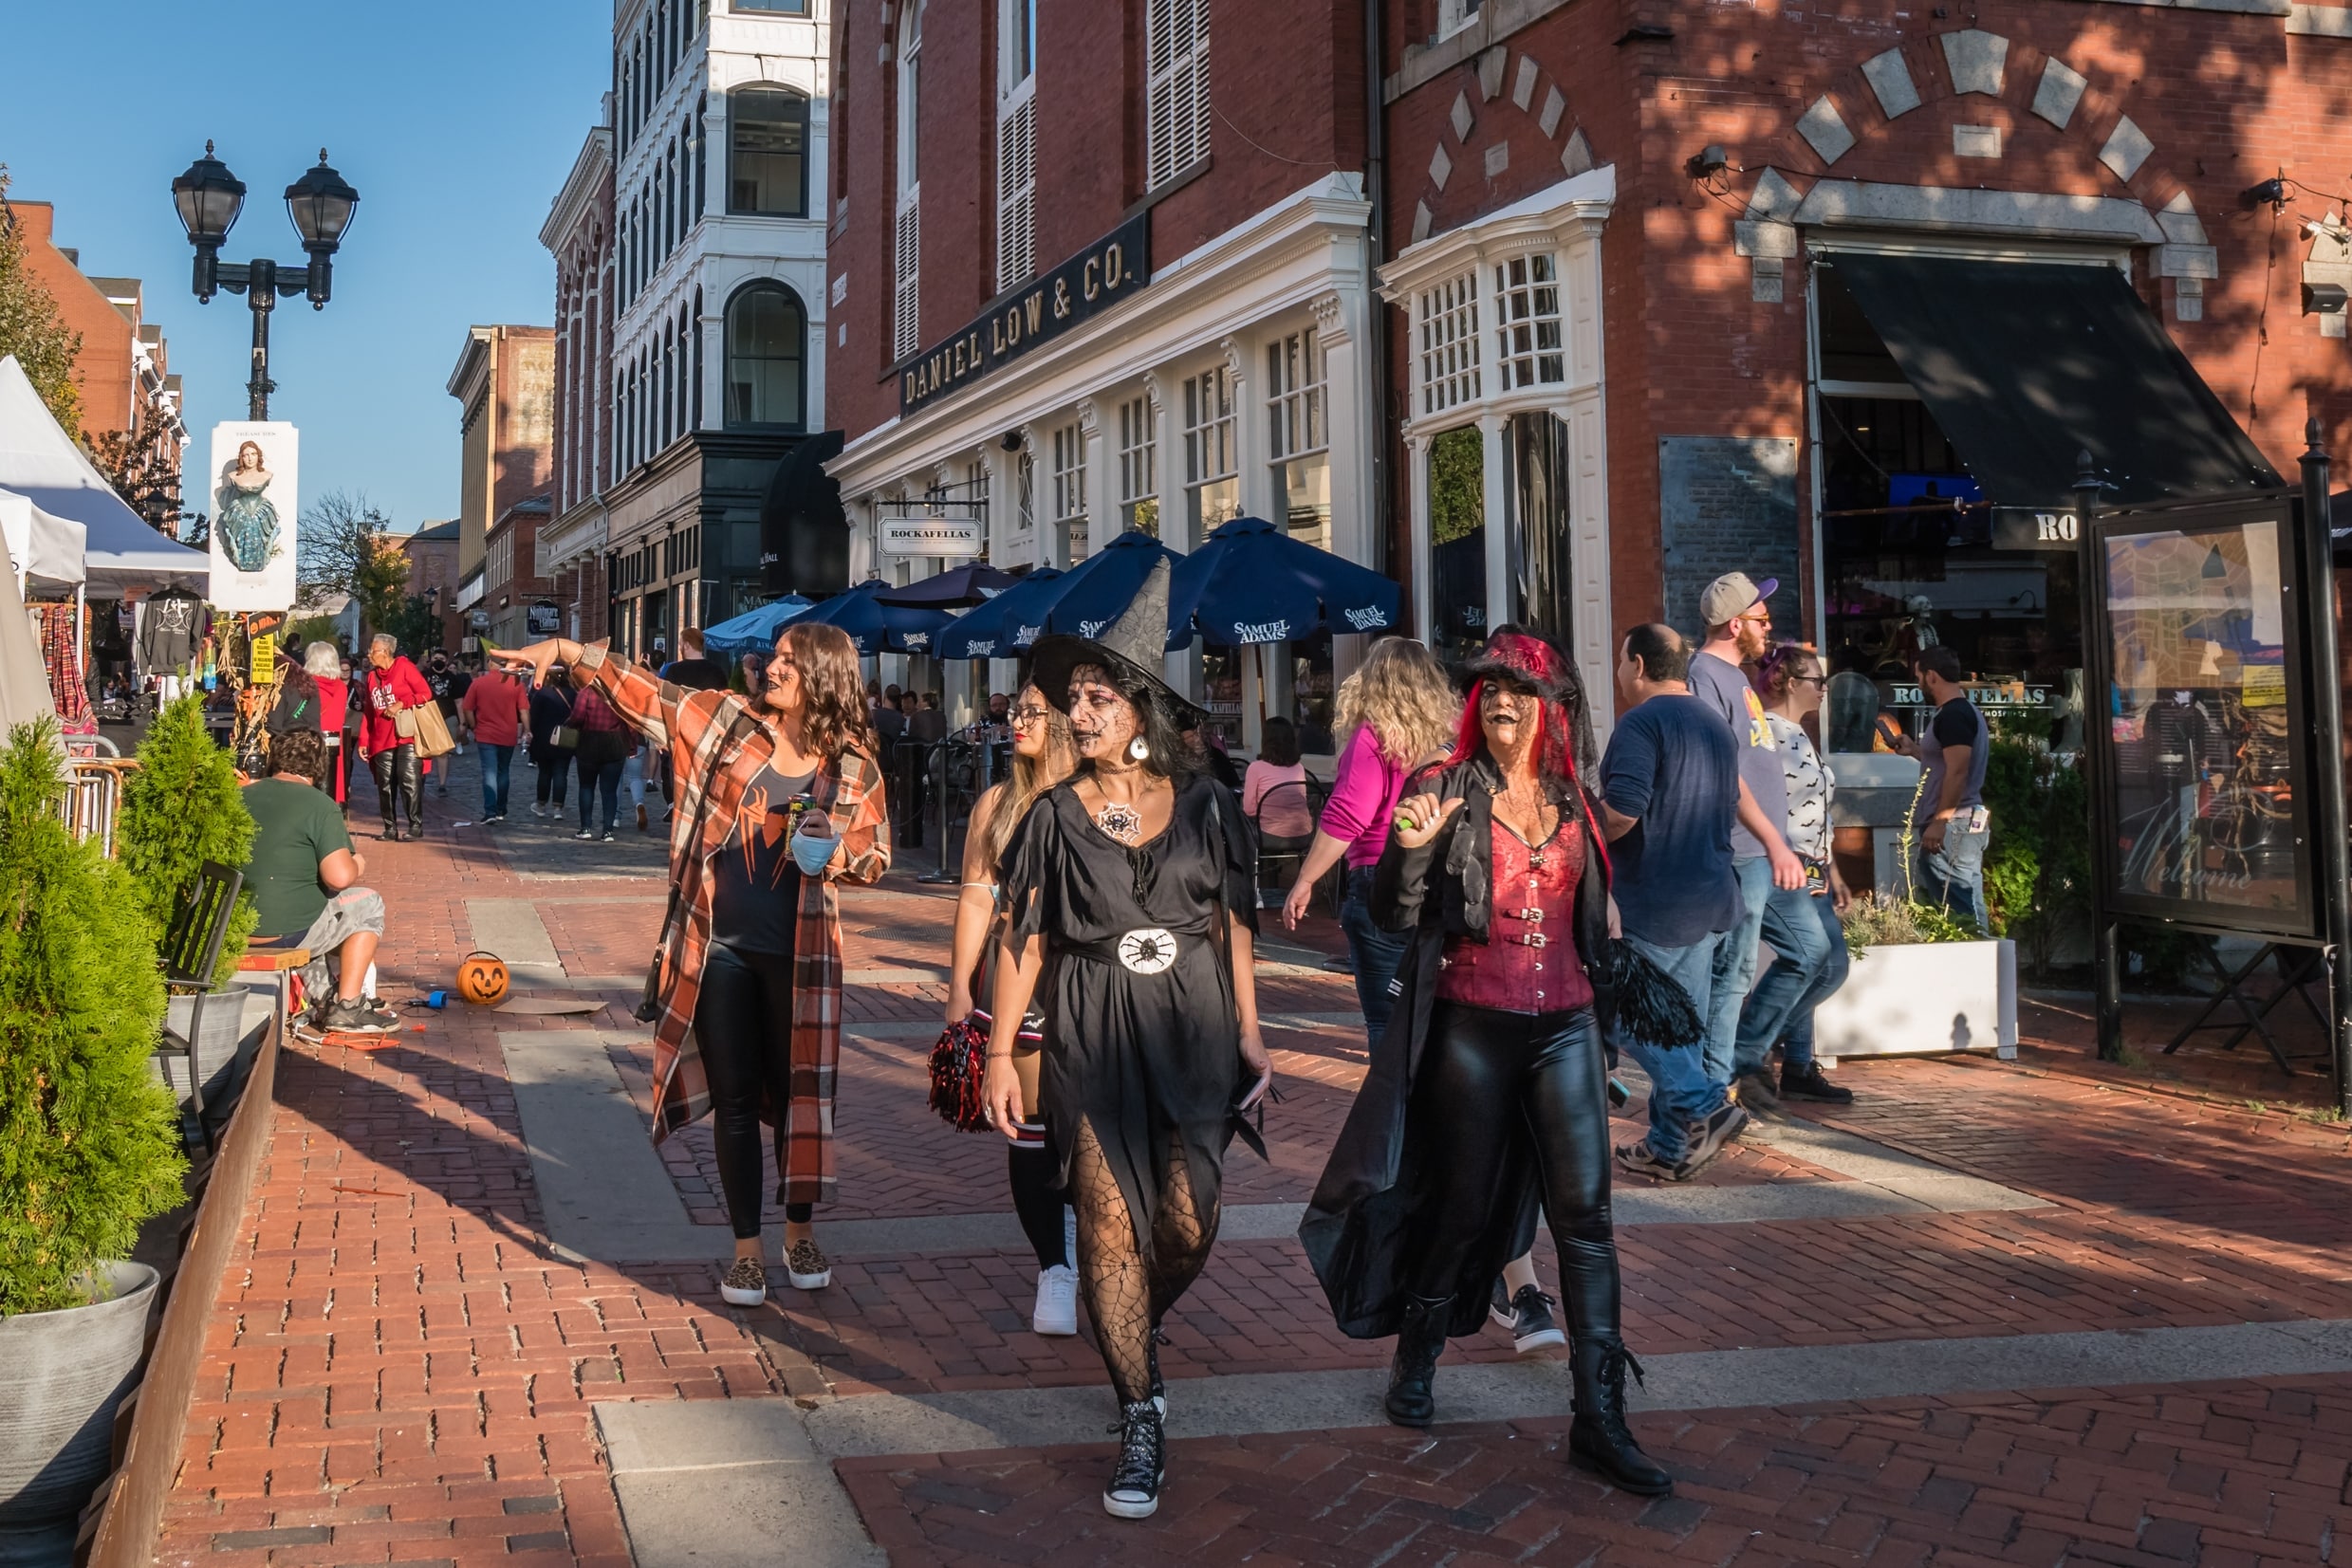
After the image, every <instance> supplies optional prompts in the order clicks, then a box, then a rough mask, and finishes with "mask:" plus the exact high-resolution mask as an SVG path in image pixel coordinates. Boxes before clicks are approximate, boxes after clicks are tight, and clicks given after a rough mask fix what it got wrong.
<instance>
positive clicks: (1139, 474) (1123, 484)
mask: <svg viewBox="0 0 2352 1568" xmlns="http://www.w3.org/2000/svg"><path fill="white" fill-rule="evenodd" d="M1158 498H1159V420H1158V419H1157V417H1156V416H1155V415H1153V413H1152V400H1151V398H1150V397H1147V396H1145V395H1144V394H1142V393H1137V394H1136V395H1135V396H1134V397H1122V398H1120V402H1119V504H1120V506H1122V507H1127V506H1133V505H1134V504H1135V503H1137V502H1139V501H1156V500H1157V499H1158Z"/></svg>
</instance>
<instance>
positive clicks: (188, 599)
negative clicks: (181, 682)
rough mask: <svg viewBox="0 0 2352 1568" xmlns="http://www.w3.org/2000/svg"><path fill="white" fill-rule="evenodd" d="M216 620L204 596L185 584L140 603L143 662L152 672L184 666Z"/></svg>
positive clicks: (163, 671) (142, 666)
mask: <svg viewBox="0 0 2352 1568" xmlns="http://www.w3.org/2000/svg"><path fill="white" fill-rule="evenodd" d="M211 624H212V614H211V612H210V611H208V610H206V609H205V607H204V600H200V599H198V598H197V597H196V596H195V595H194V594H192V593H190V592H189V591H188V590H187V589H185V588H166V589H165V590H164V591H163V592H161V593H159V594H153V595H150V596H149V597H148V598H147V599H146V600H142V601H141V602H140V604H139V668H141V669H142V670H145V671H146V672H147V673H150V674H170V673H174V672H176V671H179V670H183V669H185V668H186V667H187V665H188V661H189V660H190V659H191V658H193V657H194V655H195V652H196V647H197V645H198V644H199V643H201V642H202V641H203V640H204V634H205V632H206V630H207V629H208V628H209V627H210V625H211Z"/></svg>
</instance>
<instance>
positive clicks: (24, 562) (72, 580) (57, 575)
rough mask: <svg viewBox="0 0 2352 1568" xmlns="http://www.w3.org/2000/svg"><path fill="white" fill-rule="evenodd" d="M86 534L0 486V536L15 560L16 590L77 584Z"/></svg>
mask: <svg viewBox="0 0 2352 1568" xmlns="http://www.w3.org/2000/svg"><path fill="white" fill-rule="evenodd" d="M89 536H90V531H89V529H87V528H85V527H83V526H82V525H81V524H79V523H76V522H73V521H72V520H70V519H68V518H63V517H57V516H53V515H52V514H50V513H48V512H45V511H43V510H42V509H41V508H40V507H36V506H34V505H33V504H32V498H31V497H29V496H24V495H19V494H17V493H16V492H15V491H14V490H7V489H0V539H5V540H6V541H7V542H8V546H9V559H10V560H12V561H14V562H15V563H16V569H17V572H18V573H19V574H20V575H19V577H18V581H17V584H16V586H17V588H18V589H19V590H20V591H21V590H25V589H31V590H34V591H36V592H39V593H45V594H61V593H71V592H72V591H73V590H74V589H75V588H76V587H78V586H80V585H81V583H82V580H83V565H82V557H83V552H84V551H86V550H87V549H88V548H89Z"/></svg>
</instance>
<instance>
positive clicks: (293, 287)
mask: <svg viewBox="0 0 2352 1568" xmlns="http://www.w3.org/2000/svg"><path fill="white" fill-rule="evenodd" d="M172 203H173V205H174V206H176V207H177V208H178V209H179V221H180V226H181V227H182V228H184V229H186V230H187V231H188V243H189V244H191V245H193V246H194V247H195V248H196V268H195V283H194V287H195V295H196V298H197V299H198V300H200V301H204V302H207V303H209V302H210V301H211V300H212V298H213V294H214V293H216V292H217V291H219V290H220V289H223V288H226V289H227V290H229V292H231V294H243V295H245V296H246V300H247V304H250V306H251V307H252V311H253V375H252V378H251V379H250V380H249V381H247V382H246V383H245V389H246V392H247V393H248V394H249V396H250V399H251V416H252V417H253V418H254V419H256V420H261V419H267V418H269V394H270V393H272V392H274V391H276V390H277V383H276V382H275V381H272V380H271V379H270V378H269V313H270V311H272V310H274V309H276V308H277V304H278V296H280V295H281V294H283V295H285V296H287V298H289V299H290V298H292V297H293V296H294V295H296V294H306V295H308V296H309V298H310V308H311V309H313V310H317V309H321V308H323V307H324V305H325V304H326V302H327V299H328V297H329V296H330V295H331V294H332V292H333V289H334V255H335V250H336V248H337V247H338V246H340V245H342V244H343V231H344V230H346V229H348V228H349V227H350V226H351V210H352V209H353V208H355V207H357V206H358V205H359V204H360V193H359V192H357V191H354V190H353V189H352V188H351V187H350V186H349V185H347V184H345V183H344V182H343V176H342V175H339V174H337V173H336V172H335V171H334V170H332V169H330V168H328V167H327V166H326V149H325V148H324V147H322V148H320V149H319V164H318V167H317V168H315V169H311V170H309V171H307V172H306V173H305V174H304V175H303V176H302V178H300V179H298V180H296V181H295V182H294V183H293V184H291V185H289V186H287V188H286V211H287V216H289V217H291V218H292V219H293V220H294V231H295V232H296V233H297V234H300V235H301V236H302V248H303V250H304V252H305V253H306V254H307V255H308V256H309V258H310V259H309V261H307V262H306V263H305V264H304V265H303V266H301V267H280V266H279V265H278V264H277V263H276V262H273V261H250V262H246V263H243V264H242V265H240V264H238V263H236V262H224V261H222V260H221V259H220V248H221V246H222V245H223V244H224V243H226V242H227V240H228V238H229V229H230V226H231V224H233V223H235V222H236V221H237V213H238V212H239V211H241V210H242V209H243V208H244V206H245V182H244V181H243V180H241V179H239V178H237V176H236V175H232V174H231V173H230V172H229V166H228V165H227V164H225V163H223V162H221V161H220V159H218V158H216V157H213V144H212V143H211V142H210V141H207V142H206V143H205V144H204V156H203V157H200V158H198V159H196V160H195V161H194V163H191V164H190V165H188V172H187V173H186V174H184V175H180V176H179V177H178V178H177V179H176V180H174V181H172Z"/></svg>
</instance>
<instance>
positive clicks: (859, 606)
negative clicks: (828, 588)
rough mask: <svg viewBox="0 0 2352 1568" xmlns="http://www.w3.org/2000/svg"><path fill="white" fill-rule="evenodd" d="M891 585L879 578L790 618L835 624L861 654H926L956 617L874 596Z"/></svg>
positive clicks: (820, 623) (811, 624) (805, 621)
mask: <svg viewBox="0 0 2352 1568" xmlns="http://www.w3.org/2000/svg"><path fill="white" fill-rule="evenodd" d="M893 586H894V584H892V583H888V582H884V581H882V580H881V579H880V578H871V579H868V580H867V581H863V582H861V583H859V584H858V585H857V586H856V587H854V588H852V589H850V590H849V591H848V592H847V593H845V594H835V595H834V596H833V597H832V598H831V599H828V600H824V602H822V603H820V604H818V605H816V606H815V607H814V608H813V609H808V610H804V611H803V612H801V614H799V615H798V616H796V617H794V619H795V620H797V621H800V622H802V623H803V624H806V625H810V626H838V627H840V628H841V629H842V630H843V631H844V632H846V633H848V634H849V640H850V641H851V642H853V643H855V644H857V647H858V652H859V653H861V654H880V653H884V652H888V653H893V654H928V653H931V652H933V651H934V650H933V648H932V639H933V638H934V637H935V636H938V635H939V633H940V632H941V631H943V630H944V629H945V628H946V627H948V626H949V625H950V624H952V623H953V622H954V619H955V618H954V616H951V615H948V614H947V613H945V612H944V611H940V610H910V609H905V608H901V607H900V606H898V605H895V604H884V603H882V602H881V601H880V599H878V598H877V597H876V596H877V595H879V594H883V593H887V592H889V591H890V590H891V588H892V587H893Z"/></svg>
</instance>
